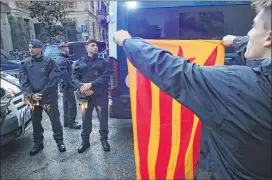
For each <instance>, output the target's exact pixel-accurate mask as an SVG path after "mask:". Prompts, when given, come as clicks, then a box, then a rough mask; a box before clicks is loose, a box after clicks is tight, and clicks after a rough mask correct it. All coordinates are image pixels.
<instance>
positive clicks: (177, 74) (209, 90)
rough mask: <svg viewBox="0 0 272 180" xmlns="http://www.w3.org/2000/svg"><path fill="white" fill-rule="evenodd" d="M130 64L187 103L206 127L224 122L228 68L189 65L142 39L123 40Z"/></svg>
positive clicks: (175, 97) (181, 101)
mask: <svg viewBox="0 0 272 180" xmlns="http://www.w3.org/2000/svg"><path fill="white" fill-rule="evenodd" d="M123 49H124V51H125V53H126V55H127V57H128V58H129V60H130V62H131V63H132V64H133V66H134V67H136V68H137V69H138V70H139V71H140V72H141V73H142V74H143V75H144V76H146V77H147V78H148V79H150V80H151V81H152V82H153V83H154V84H156V85H157V86H158V87H159V88H160V89H162V90H163V91H165V92H166V93H167V94H168V95H170V96H171V97H173V98H174V99H176V100H177V101H178V102H180V103H182V104H184V105H185V106H186V107H188V108H189V109H191V110H192V111H194V112H195V114H196V115H197V116H198V117H199V118H200V119H201V120H202V121H203V122H204V123H206V124H210V125H213V124H214V123H213V122H211V121H217V120H219V121H220V120H221V119H222V117H223V114H224V113H225V111H226V109H227V108H226V104H225V103H223V102H226V98H227V94H228V91H229V82H230V81H229V78H230V75H229V74H228V67H226V66H218V67H208V66H199V65H197V64H195V63H190V62H189V61H188V60H187V59H185V58H181V57H177V56H173V55H172V54H171V53H170V52H167V51H165V50H162V49H159V48H155V47H154V46H152V45H150V44H149V43H148V42H146V41H144V40H143V39H140V38H129V39H125V40H124V41H123Z"/></svg>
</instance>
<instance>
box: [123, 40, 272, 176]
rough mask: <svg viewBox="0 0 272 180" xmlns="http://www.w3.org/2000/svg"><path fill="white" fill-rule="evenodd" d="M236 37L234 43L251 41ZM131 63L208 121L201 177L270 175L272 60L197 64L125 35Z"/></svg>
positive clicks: (124, 44) (202, 152)
mask: <svg viewBox="0 0 272 180" xmlns="http://www.w3.org/2000/svg"><path fill="white" fill-rule="evenodd" d="M246 39H247V38H246V37H245V38H237V39H236V40H235V41H234V46H237V47H235V49H239V48H238V46H239V47H246V43H247V40H246ZM123 49H124V51H125V53H126V55H127V57H128V58H129V60H130V61H131V63H132V64H133V65H134V66H135V67H136V68H137V69H138V70H139V71H140V72H141V73H142V74H143V75H145V76H146V77H147V78H148V79H150V80H151V81H152V82H153V83H155V84H156V85H157V86H158V87H160V88H161V89H162V90H163V91H165V92H166V93H167V94H169V95H170V96H171V97H173V98H174V99H176V100H177V101H178V102H180V103H182V104H184V105H185V106H186V107H188V108H189V109H191V110H192V111H193V112H194V113H195V114H196V115H197V116H198V117H199V118H200V119H201V120H202V122H203V129H202V132H203V134H202V143H201V153H200V158H199V164H198V168H197V172H196V179H271V178H272V173H271V172H272V171H271V168H272V167H271V145H272V144H271V133H272V130H271V128H272V127H271V124H272V119H271V104H272V102H271V99H272V96H271V91H272V89H271V61H270V60H267V59H258V60H248V61H247V66H215V67H209V66H198V65H196V64H195V63H190V62H189V61H188V60H186V59H185V58H181V57H176V56H173V55H171V53H169V52H167V51H164V50H162V49H158V48H155V47H153V46H152V45H150V44H149V43H147V42H146V41H144V40H142V39H140V38H131V39H126V40H125V41H124V43H123Z"/></svg>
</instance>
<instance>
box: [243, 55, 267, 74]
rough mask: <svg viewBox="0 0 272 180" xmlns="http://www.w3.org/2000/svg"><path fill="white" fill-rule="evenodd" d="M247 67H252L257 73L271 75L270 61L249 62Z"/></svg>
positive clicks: (253, 60)
mask: <svg viewBox="0 0 272 180" xmlns="http://www.w3.org/2000/svg"><path fill="white" fill-rule="evenodd" d="M246 65H247V66H249V67H252V69H253V70H254V71H255V72H258V73H261V74H263V75H271V61H270V60H268V59H252V60H247V62H246Z"/></svg>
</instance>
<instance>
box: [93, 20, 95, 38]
mask: <svg viewBox="0 0 272 180" xmlns="http://www.w3.org/2000/svg"><path fill="white" fill-rule="evenodd" d="M93 39H95V23H94V22H93Z"/></svg>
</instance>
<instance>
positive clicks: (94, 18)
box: [1, 0, 108, 51]
mask: <svg viewBox="0 0 272 180" xmlns="http://www.w3.org/2000/svg"><path fill="white" fill-rule="evenodd" d="M29 5H30V1H8V0H1V49H3V48H5V49H6V50H8V51H10V50H15V49H19V50H22V49H25V46H26V45H27V40H28V39H32V38H38V37H37V36H38V35H37V34H38V32H37V31H38V30H37V28H35V27H36V25H37V24H39V22H38V21H37V20H36V19H32V18H31V17H30V12H29V11H28V10H27V6H29ZM4 7H5V8H4ZM2 8H3V9H4V10H3V11H2ZM65 11H66V17H67V18H69V19H71V20H72V21H74V22H75V26H76V27H75V31H77V32H78V35H79V36H78V38H77V40H86V39H87V38H92V39H95V40H97V41H103V42H107V41H108V30H107V28H108V25H107V14H108V3H107V2H106V1H73V2H69V1H67V2H66V4H65ZM82 25H86V26H87V33H88V36H86V37H84V36H81V33H80V32H81V26H82ZM21 47H24V48H22V49H21Z"/></svg>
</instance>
